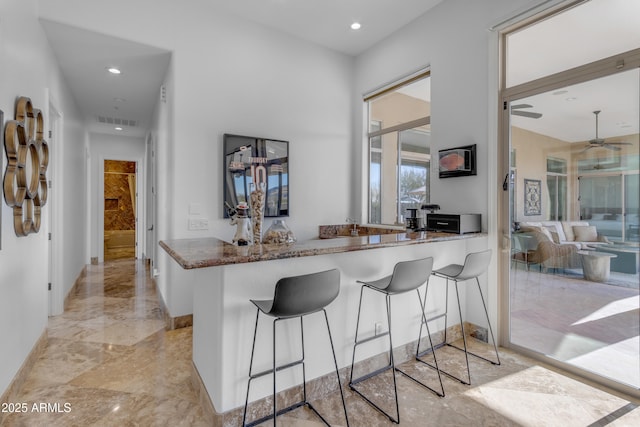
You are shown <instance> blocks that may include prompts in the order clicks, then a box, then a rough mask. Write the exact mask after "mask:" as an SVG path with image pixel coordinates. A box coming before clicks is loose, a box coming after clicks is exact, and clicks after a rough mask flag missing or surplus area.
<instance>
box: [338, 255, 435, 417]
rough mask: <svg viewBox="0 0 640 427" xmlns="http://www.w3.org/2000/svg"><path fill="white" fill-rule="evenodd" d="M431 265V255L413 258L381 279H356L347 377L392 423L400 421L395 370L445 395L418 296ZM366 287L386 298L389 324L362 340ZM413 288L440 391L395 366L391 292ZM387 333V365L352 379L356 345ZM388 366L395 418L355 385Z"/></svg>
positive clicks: (398, 265) (422, 306) (411, 289)
mask: <svg viewBox="0 0 640 427" xmlns="http://www.w3.org/2000/svg"><path fill="white" fill-rule="evenodd" d="M432 268H433V258H423V259H417V260H412V261H403V262H399V263H397V264H396V265H395V267H394V269H393V274H391V275H390V276H386V277H383V278H382V279H378V280H373V281H369V282H364V281H360V280H358V283H362V287H361V288H360V303H359V305H358V320H357V322H356V335H355V339H354V345H353V358H352V360H351V375H350V378H349V387H350V388H351V389H352V390H353V391H355V392H356V393H357V394H358V395H359V396H360V397H362V398H363V399H364V400H366V401H367V402H368V403H369V404H370V405H371V406H373V407H374V408H375V409H377V410H378V411H380V412H381V413H383V414H384V415H386V416H387V417H388V418H389V419H390V420H391V421H393V422H394V423H397V424H399V423H400V408H399V405H398V388H397V384H396V375H395V372H396V371H398V372H400V373H401V374H403V375H405V376H406V377H408V378H409V379H411V380H413V381H415V382H416V383H418V384H420V385H421V386H423V387H425V388H427V389H429V390H431V391H432V392H434V393H435V394H437V395H438V396H441V397H443V396H444V388H443V386H442V378H441V376H440V370H439V369H438V368H437V366H438V361H437V359H436V355H435V351H433V343H432V342H431V336H430V334H429V329H428V328H429V326H428V324H427V323H426V317H425V314H424V304H423V301H422V298H421V296H420V289H419V288H420V286H422V285H423V284H424V283H426V282H428V280H429V277H430V275H431V270H432ZM365 288H366V289H371V290H373V291H376V292H380V293H382V294H384V295H385V300H386V307H387V325H388V328H389V329H388V331H387V332H384V333H381V334H375V335H373V336H371V337H368V338H364V339H361V340H358V329H359V326H360V313H361V311H362V295H363V292H364V290H365ZM414 290H415V291H416V292H417V293H418V304H419V305H420V313H421V316H422V322H421V325H422V324H425V325H427V335H428V336H429V342H430V343H431V350H432V352H433V361H434V364H435V370H436V372H437V373H438V380H439V382H440V387H439V389H440V391H437V390H435V389H434V388H431V387H430V386H428V385H427V384H425V383H424V382H422V381H419V380H418V379H417V378H415V377H413V376H411V375H409V374H408V373H407V372H405V371H402V370H401V369H400V368H397V367H396V364H395V360H394V357H393V342H392V338H391V296H392V295H397V294H403V293H406V292H411V291H414ZM385 336H388V337H389V365H388V366H385V367H383V368H381V369H378V370H376V371H374V372H371V373H368V374H365V375H362V376H360V377H358V378H356V379H354V378H353V367H354V364H355V357H356V348H357V347H358V346H359V345H361V344H364V343H366V342H369V341H373V340H375V339H378V338H382V337H385ZM416 360H418V361H420V362H422V363H425V362H424V361H422V360H420V359H418V358H417V357H416ZM426 365H427V366H430V367H432V365H431V364H428V363H426ZM389 369H391V370H392V375H393V392H394V396H395V406H396V417H395V418H394V417H393V416H392V415H390V414H389V413H387V412H385V411H384V410H383V409H382V408H380V406H378V405H377V404H376V403H374V402H373V401H372V400H371V399H370V398H369V397H367V396H366V395H365V394H364V393H363V392H362V391H360V390H358V389H357V388H356V385H357V384H358V383H360V382H362V381H365V380H368V379H370V378H372V377H374V376H376V375H378V374H381V373H383V372H385V371H387V370H389Z"/></svg>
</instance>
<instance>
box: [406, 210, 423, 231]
mask: <svg viewBox="0 0 640 427" xmlns="http://www.w3.org/2000/svg"><path fill="white" fill-rule="evenodd" d="M407 211H409V216H408V217H407V218H405V221H406V223H407V224H406V225H407V229H409V230H414V231H415V230H418V229H420V220H421V219H422V218H420V217H418V209H417V208H407Z"/></svg>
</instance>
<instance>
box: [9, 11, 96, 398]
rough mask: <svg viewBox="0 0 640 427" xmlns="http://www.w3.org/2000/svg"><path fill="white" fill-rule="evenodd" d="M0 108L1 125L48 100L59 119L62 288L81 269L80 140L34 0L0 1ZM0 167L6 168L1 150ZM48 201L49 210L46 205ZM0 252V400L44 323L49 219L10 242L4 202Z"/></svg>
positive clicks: (56, 188) (56, 189)
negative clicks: (24, 100) (25, 104)
mask: <svg viewBox="0 0 640 427" xmlns="http://www.w3.org/2000/svg"><path fill="white" fill-rule="evenodd" d="M0 63H2V66H1V67H0V109H1V110H2V111H4V113H5V116H4V119H5V121H6V120H11V119H13V118H14V111H15V106H14V102H15V99H16V97H18V96H28V97H30V98H31V100H32V102H33V104H34V106H35V107H36V108H40V109H41V110H42V111H43V112H45V122H46V121H47V120H48V118H47V116H46V114H47V112H48V109H49V107H48V103H49V100H51V101H52V102H53V103H54V105H55V106H56V107H57V108H58V109H59V110H60V112H61V113H62V114H63V122H64V130H63V135H62V141H57V143H58V145H57V146H55V145H52V146H50V147H49V149H50V167H53V165H55V164H64V168H62V170H57V171H56V173H55V178H56V182H54V183H53V188H52V190H51V192H50V195H49V197H50V198H49V202H48V204H47V205H46V206H45V207H44V208H43V218H48V214H49V209H51V206H52V205H53V204H57V206H60V207H61V208H62V213H63V215H62V216H63V218H61V221H60V222H61V227H60V229H59V231H60V232H59V233H58V234H57V235H54V237H53V238H54V245H56V247H58V248H60V249H61V250H62V251H63V253H64V257H62V259H61V260H60V262H59V264H58V265H57V266H56V267H57V270H58V273H57V275H56V277H57V279H58V280H59V282H58V283H56V282H55V281H54V284H53V286H63V287H64V288H65V289H68V288H69V287H70V286H71V285H72V284H73V282H74V281H75V279H76V277H77V276H78V274H79V273H80V271H81V270H82V266H83V264H84V256H85V244H84V229H85V215H84V206H85V205H86V199H85V196H84V194H85V189H84V177H85V162H84V156H85V134H84V129H83V127H82V125H81V123H80V121H79V114H78V111H77V108H76V106H75V103H74V101H73V99H72V97H71V96H70V94H69V92H68V89H67V88H66V85H65V82H64V80H63V79H62V77H61V74H60V71H59V69H58V66H57V63H56V60H55V58H54V56H53V53H52V51H51V49H50V48H49V45H48V42H47V39H46V37H45V35H44V33H43V31H42V28H41V27H40V24H39V23H38V21H37V2H36V1H35V0H3V1H2V2H1V3H0ZM1 151H2V154H1V155H0V156H2V157H1V158H2V168H1V170H0V172H1V173H2V176H4V168H6V165H7V158H6V156H5V151H4V147H3V148H2V150H1ZM49 203H50V204H49ZM0 209H1V210H2V217H1V219H2V225H1V231H2V234H1V240H2V241H1V243H2V248H1V249H0V341H1V342H2V350H1V351H0V394H1V393H2V392H4V390H5V389H6V388H7V387H8V385H9V384H10V382H11V381H12V380H13V377H14V375H15V374H16V372H17V371H18V369H19V368H20V366H21V365H22V363H23V362H24V360H25V358H26V357H27V355H28V354H29V352H30V351H31V350H32V348H33V346H34V344H35V343H36V341H37V340H38V338H39V337H40V336H41V335H42V333H43V332H44V330H45V328H46V325H47V312H48V291H47V268H46V266H47V256H48V255H47V239H46V235H47V232H48V231H49V228H50V226H49V224H48V221H46V220H45V223H44V224H43V226H42V228H41V230H40V232H39V233H38V234H31V235H29V236H27V237H20V238H18V237H16V235H15V232H14V229H13V211H12V210H11V209H10V208H9V207H7V205H6V203H5V202H4V200H2V201H0Z"/></svg>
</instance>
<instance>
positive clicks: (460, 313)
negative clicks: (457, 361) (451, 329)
mask: <svg viewBox="0 0 640 427" xmlns="http://www.w3.org/2000/svg"><path fill="white" fill-rule="evenodd" d="M454 283H455V286H456V300H458V314H459V316H460V329H461V330H462V344H463V345H464V350H463V351H464V358H465V361H466V362H467V378H468V381H463V380H462V379H460V378H457V379H458V380H459V381H460V382H462V383H463V384H467V385H470V384H471V370H470V369H469V353H468V351H467V335H466V334H465V332H464V322H463V321H462V308H461V307H460V293H459V292H458V281H457V280H454ZM448 345H449V346H450V347H454V348H457V347H455V346H454V345H451V344H448Z"/></svg>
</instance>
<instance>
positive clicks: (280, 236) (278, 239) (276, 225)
mask: <svg viewBox="0 0 640 427" xmlns="http://www.w3.org/2000/svg"><path fill="white" fill-rule="evenodd" d="M295 241H296V237H295V235H294V234H293V231H291V230H290V229H289V227H287V224H286V223H285V222H284V220H282V219H276V220H274V221H273V223H272V224H271V226H270V227H269V229H268V230H267V231H266V233H264V236H263V238H262V243H267V244H286V243H294V242H295Z"/></svg>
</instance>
